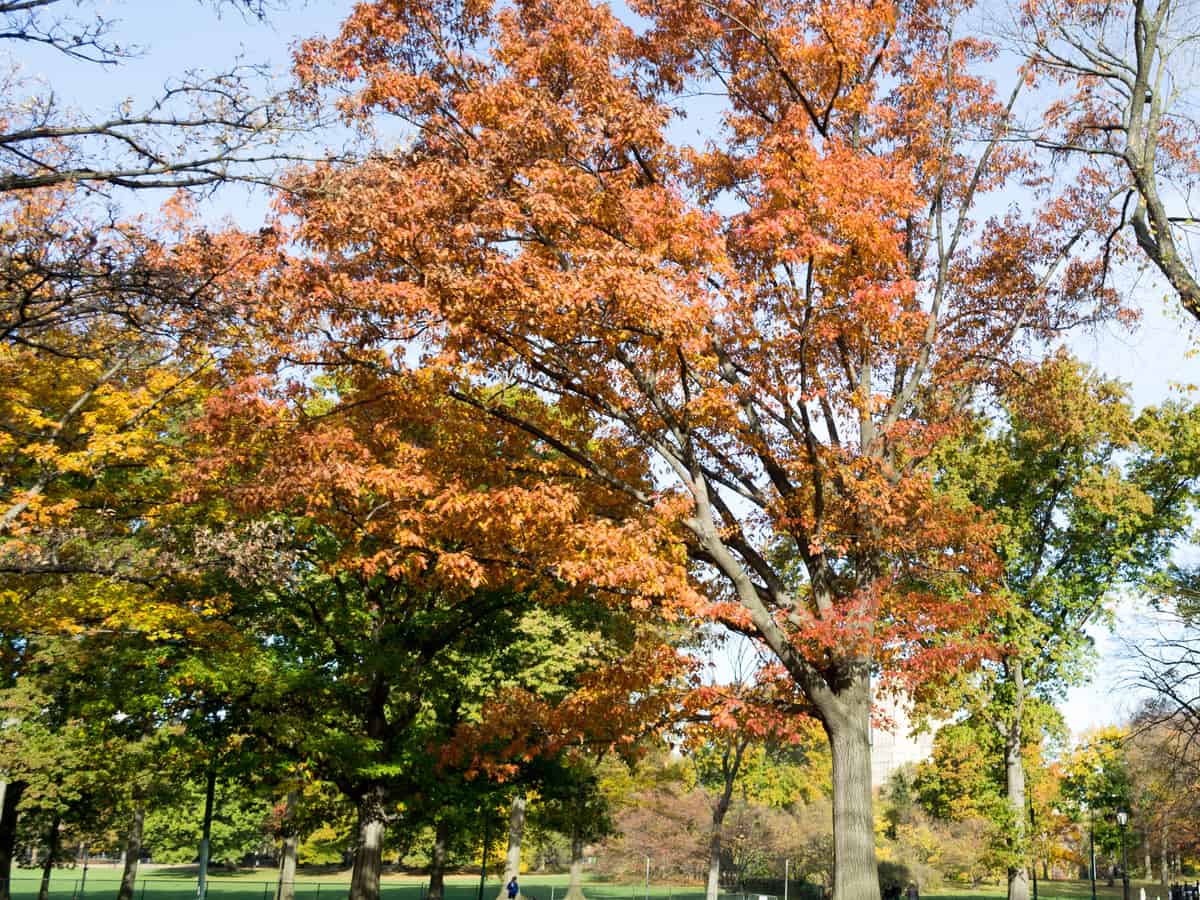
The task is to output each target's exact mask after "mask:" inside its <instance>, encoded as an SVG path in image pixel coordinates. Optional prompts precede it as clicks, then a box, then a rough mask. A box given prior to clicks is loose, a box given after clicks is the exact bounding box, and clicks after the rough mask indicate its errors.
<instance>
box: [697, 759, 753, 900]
mask: <svg viewBox="0 0 1200 900" xmlns="http://www.w3.org/2000/svg"><path fill="white" fill-rule="evenodd" d="M746 746H747V742H746V741H745V740H743V739H741V738H739V737H736V736H735V737H733V738H730V739H729V741H728V742H727V743H726V744H725V752H724V754H723V755H722V757H721V774H722V775H723V776H724V780H723V783H722V785H721V793H720V794H719V795H718V796H717V799H716V801H715V802H714V803H713V812H712V822H711V824H710V826H709V833H708V884H707V886H706V888H705V892H704V900H717V894H718V893H719V892H720V889H721V827H722V826H723V825H724V824H725V815H726V814H727V813H728V812H729V801H730V799H731V798H732V797H733V784H734V782H735V781H736V780H737V776H738V770H739V769H741V767H742V755H743V754H744V753H745V752H746Z"/></svg>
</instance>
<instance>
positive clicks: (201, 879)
mask: <svg viewBox="0 0 1200 900" xmlns="http://www.w3.org/2000/svg"><path fill="white" fill-rule="evenodd" d="M216 792H217V773H216V771H215V770H213V769H209V771H208V775H207V777H206V779H205V786H204V821H203V823H202V825H201V826H200V867H199V869H198V870H197V874H196V898H197V900H207V897H208V862H209V857H210V855H211V853H212V817H213V801H214V798H215V797H216Z"/></svg>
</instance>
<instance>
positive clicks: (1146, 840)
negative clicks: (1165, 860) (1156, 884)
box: [1142, 832, 1154, 881]
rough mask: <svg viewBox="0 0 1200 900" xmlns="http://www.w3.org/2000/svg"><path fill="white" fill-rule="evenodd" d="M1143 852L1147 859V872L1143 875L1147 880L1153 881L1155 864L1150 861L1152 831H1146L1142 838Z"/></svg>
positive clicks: (1145, 870)
mask: <svg viewBox="0 0 1200 900" xmlns="http://www.w3.org/2000/svg"><path fill="white" fill-rule="evenodd" d="M1142 852H1143V854H1144V856H1145V859H1146V867H1145V869H1144V870H1143V871H1144V872H1145V874H1144V875H1142V877H1143V878H1144V879H1146V880H1147V881H1153V880H1154V864H1153V863H1152V862H1151V861H1150V833H1149V832H1146V835H1145V837H1143V838H1142Z"/></svg>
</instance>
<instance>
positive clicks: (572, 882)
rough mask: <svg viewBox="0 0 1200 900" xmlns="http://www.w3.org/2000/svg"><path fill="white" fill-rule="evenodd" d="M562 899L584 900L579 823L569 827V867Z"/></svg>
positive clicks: (581, 839) (581, 841)
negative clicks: (565, 891)
mask: <svg viewBox="0 0 1200 900" xmlns="http://www.w3.org/2000/svg"><path fill="white" fill-rule="evenodd" d="M563 900H586V898H585V896H584V893H583V831H582V830H581V829H580V827H579V823H576V824H575V826H574V827H573V828H572V829H571V869H570V875H569V876H568V877H567V895H566V896H565V897H563Z"/></svg>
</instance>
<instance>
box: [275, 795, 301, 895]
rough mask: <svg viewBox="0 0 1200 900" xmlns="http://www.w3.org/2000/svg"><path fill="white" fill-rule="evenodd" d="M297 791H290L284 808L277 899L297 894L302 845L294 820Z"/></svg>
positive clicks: (297, 797) (276, 889)
mask: <svg viewBox="0 0 1200 900" xmlns="http://www.w3.org/2000/svg"><path fill="white" fill-rule="evenodd" d="M299 797H300V795H299V793H298V792H297V791H288V795H287V805H286V806H284V809H283V852H282V853H281V854H280V859H279V884H278V885H277V886H276V888H275V897H276V900H293V898H294V897H295V896H296V852H297V850H299V847H300V835H298V834H297V833H296V824H295V822H294V821H293V819H294V818H295V815H296V803H297V802H298V800H299Z"/></svg>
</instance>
